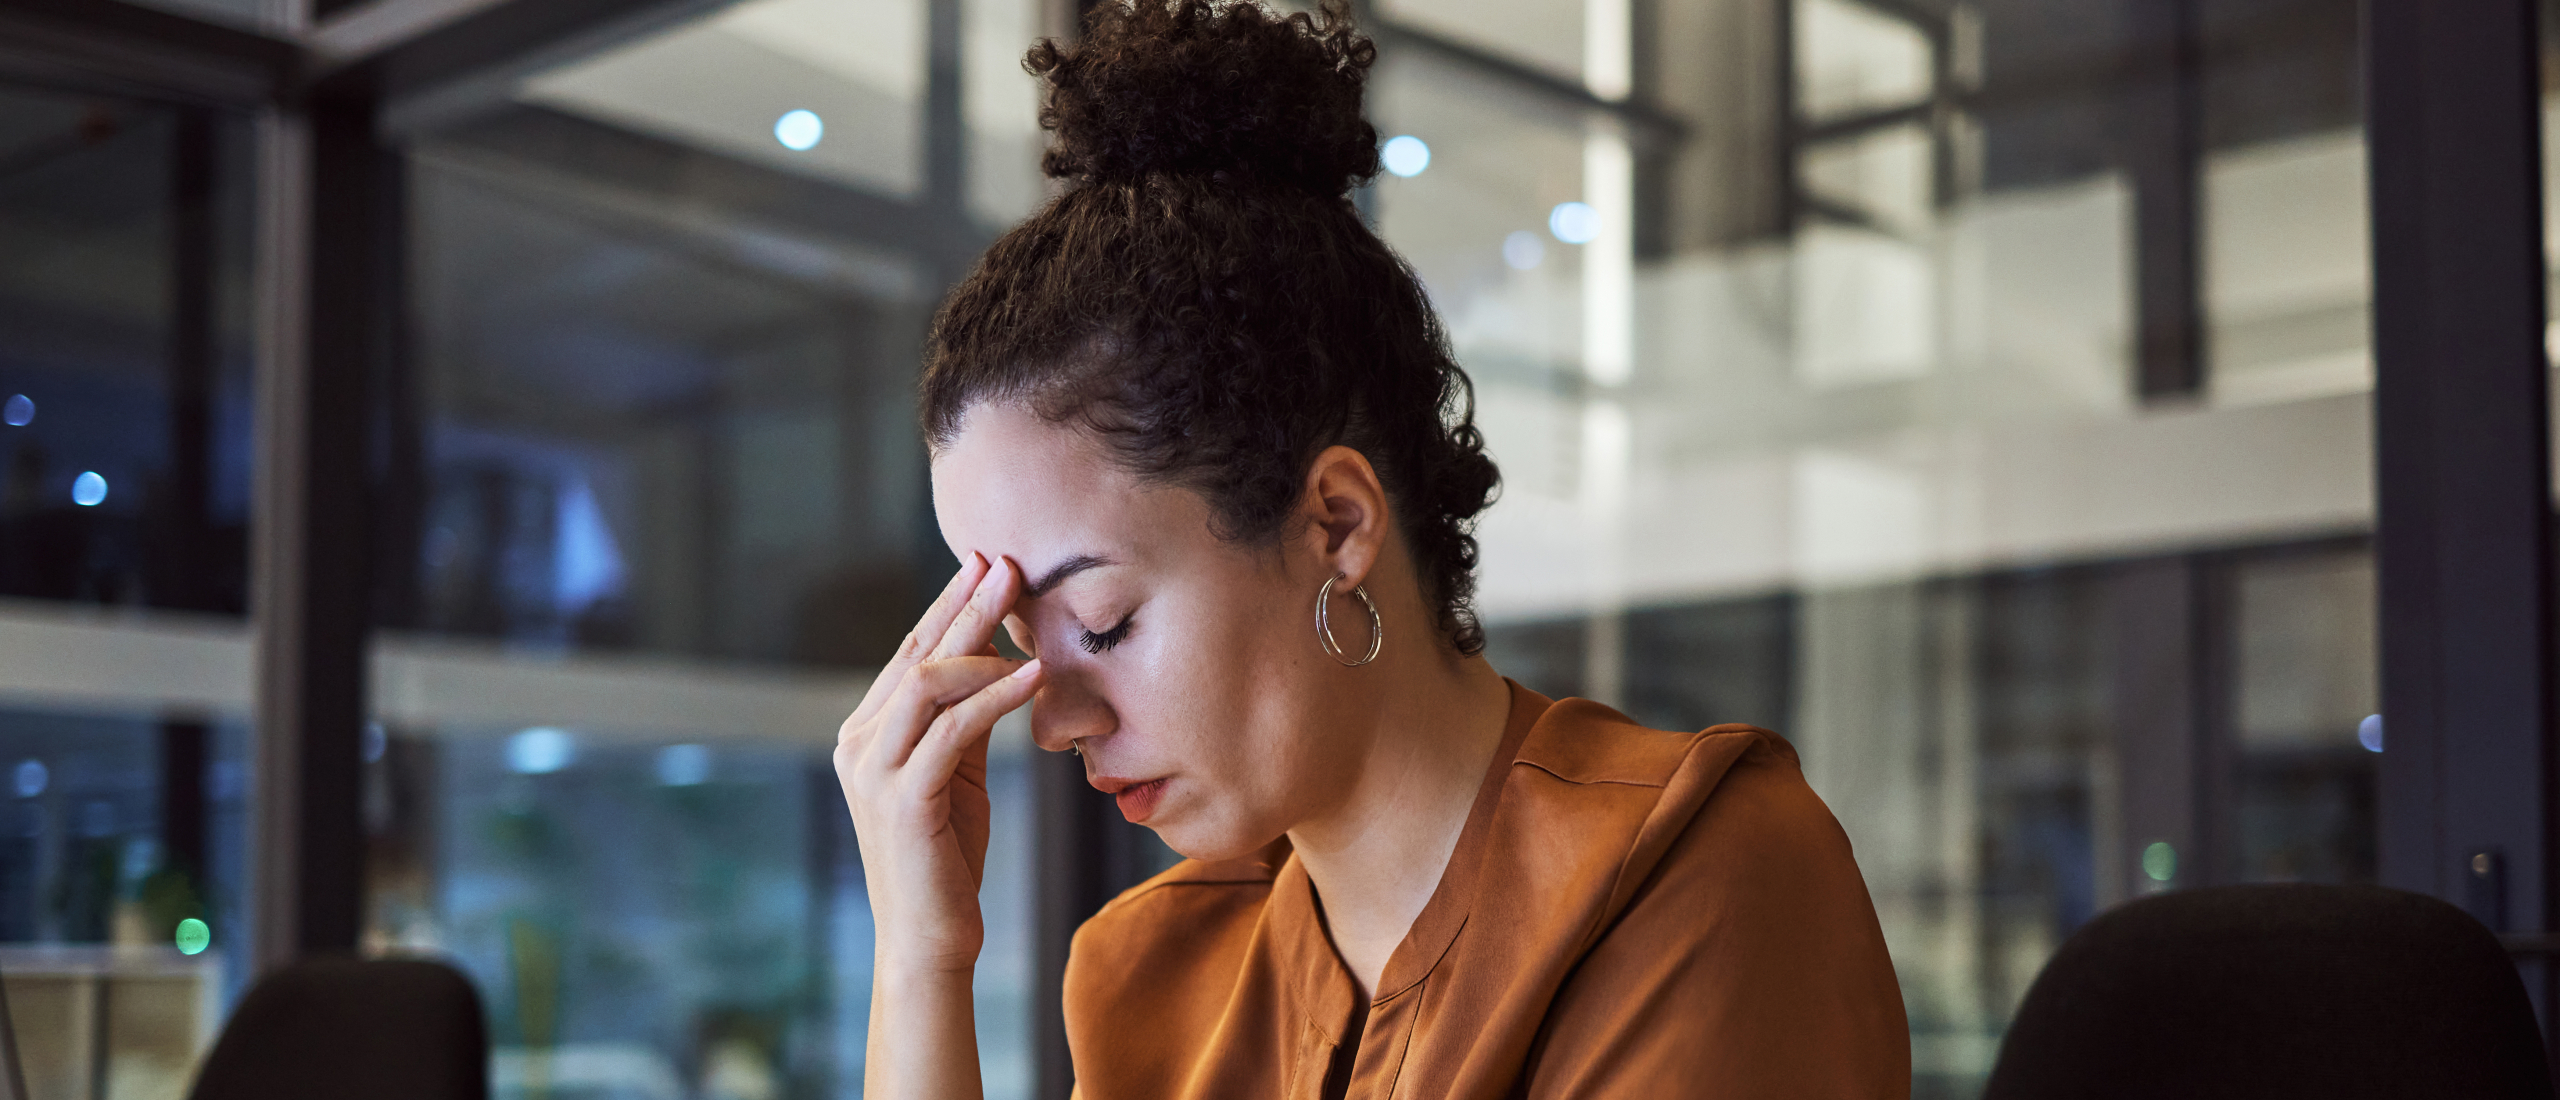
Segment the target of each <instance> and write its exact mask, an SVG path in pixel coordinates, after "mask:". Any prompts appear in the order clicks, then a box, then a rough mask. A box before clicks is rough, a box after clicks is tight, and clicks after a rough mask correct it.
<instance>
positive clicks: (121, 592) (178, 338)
mask: <svg viewBox="0 0 2560 1100" xmlns="http://www.w3.org/2000/svg"><path fill="white" fill-rule="evenodd" d="M245 130H246V128H245V127H244V126H243V125H241V124H240V123H239V122H238V121H237V120H231V119H226V118H220V117H214V116H208V115H203V114H198V113H194V112H187V111H180V110H176V109H172V108H167V107H160V106H155V105H148V104H141V103H134V102H128V101H122V100H111V99H98V98H88V97H77V96H71V95H62V94H55V93H51V92H46V91H42V90H38V89H32V88H23V87H0V394H7V395H8V397H7V399H6V402H5V407H0V597H22V598H33V599H42V600H68V601H76V602H80V603H92V604H122V605H134V606H142V607H153V608H167V609H179V610H189V611H218V612H227V613H230V614H233V615H237V614H240V613H241V612H242V610H243V609H244V608H245V607H246V595H245V594H246V587H247V585H246V577H247V568H248V566H247V562H248V552H247V534H246V532H247V526H248V509H249V416H250V396H249V384H248V320H247V310H246V307H245V297H244V296H243V294H242V288H243V284H244V283H245V280H246V273H247V272H246V269H247V260H248V249H247V236H248V222H249V207H248V193H247V188H246V183H247V176H248V172H247V163H246V153H247V149H246V134H245Z"/></svg>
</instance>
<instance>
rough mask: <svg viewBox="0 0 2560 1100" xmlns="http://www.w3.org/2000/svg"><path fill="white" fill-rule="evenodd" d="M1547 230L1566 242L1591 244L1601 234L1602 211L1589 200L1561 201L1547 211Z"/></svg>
mask: <svg viewBox="0 0 2560 1100" xmlns="http://www.w3.org/2000/svg"><path fill="white" fill-rule="evenodd" d="M1547 232H1549V233H1553V234H1555V235H1556V239H1557V240H1559V241H1563V242H1564V243H1566V244H1590V243H1591V242H1592V241H1594V240H1596V239H1598V238H1599V236H1600V212H1599V211H1597V210H1594V209H1592V208H1591V204H1590V203H1587V202H1560V203H1557V204H1556V208H1555V209H1553V210H1550V211H1548V212H1547Z"/></svg>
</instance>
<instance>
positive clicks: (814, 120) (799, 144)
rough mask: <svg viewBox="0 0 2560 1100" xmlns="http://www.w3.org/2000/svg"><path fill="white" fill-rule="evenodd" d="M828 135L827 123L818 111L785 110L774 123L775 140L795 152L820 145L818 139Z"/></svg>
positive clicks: (806, 150) (805, 150) (801, 151)
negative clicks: (819, 115)
mask: <svg viewBox="0 0 2560 1100" xmlns="http://www.w3.org/2000/svg"><path fill="white" fill-rule="evenodd" d="M825 136H827V123H826V120H825V119H822V118H819V117H818V112H816V111H785V112H783V114H782V117H781V118H780V119H779V120H776V121H775V122H774V124H773V140H775V141H779V142H781V143H782V147H783V148H785V149H789V150H791V151H792V152H795V153H805V152H808V151H809V150H811V149H815V148H817V147H818V139H819V138H822V137H825Z"/></svg>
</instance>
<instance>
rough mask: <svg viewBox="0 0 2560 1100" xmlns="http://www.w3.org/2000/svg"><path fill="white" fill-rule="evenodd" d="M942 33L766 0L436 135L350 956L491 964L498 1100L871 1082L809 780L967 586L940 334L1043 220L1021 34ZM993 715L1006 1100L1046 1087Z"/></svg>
mask: <svg viewBox="0 0 2560 1100" xmlns="http://www.w3.org/2000/svg"><path fill="white" fill-rule="evenodd" d="M961 7H962V11H961V13H960V14H961V16H962V18H961V19H960V20H958V21H957V24H958V29H959V32H960V37H959V38H958V40H957V41H956V42H950V43H940V44H937V43H934V42H931V41H929V38H930V37H931V36H932V35H934V34H937V33H948V32H949V30H950V29H951V27H950V23H949V21H938V20H932V19H929V18H928V10H927V5H926V4H925V3H924V2H923V0H861V2H858V3H840V2H837V0H825V2H817V0H746V2H743V3H738V4H734V5H729V6H725V7H721V8H719V9H717V10H715V11H712V12H710V13H708V14H706V15H704V16H702V17H701V18H698V19H695V20H693V21H691V22H687V23H683V24H680V25H677V26H674V27H671V28H668V29H665V30H662V31H659V32H657V33H655V34H652V35H648V36H645V37H641V38H638V39H633V40H628V41H624V42H620V43H617V44H615V45H613V46H611V47H609V48H606V49H603V50H601V51H599V52H596V53H593V54H589V55H586V56H583V57H577V58H572V59H569V60H566V61H564V62H561V63H560V64H558V65H556V66H554V67H552V68H550V69H547V70H544V71H542V72H538V73H535V74H533V75H532V76H531V77H529V78H527V79H526V80H524V81H523V82H522V83H521V84H520V85H519V86H518V87H516V88H514V89H512V90H510V91H508V92H506V93H505V94H504V95H502V96H499V97H497V98H495V99H491V100H488V101H483V102H478V103H474V104H469V105H463V106H456V105H455V104H453V103H450V102H443V103H440V105H439V107H438V109H437V110H436V111H434V112H423V113H420V114H419V115H417V116H416V117H418V118H420V119H423V120H424V121H422V122H420V123H419V124H418V125H420V126H421V127H423V128H422V129H421V130H420V131H419V132H417V133H415V134H414V135H411V136H410V140H409V141H408V143H407V149H408V151H409V178H408V188H407V201H408V204H409V210H408V214H409V234H408V240H409V250H410V254H409V267H408V272H407V275H408V293H409V301H408V308H409V312H410V316H411V317H412V318H413V323H412V326H411V329H410V340H409V342H408V344H407V346H406V347H405V348H404V349H402V352H401V354H400V355H398V356H396V357H394V359H393V361H392V362H391V363H389V364H388V366H387V373H386V380H385V388H387V389H389V390H390V391H392V392H393V393H395V394H396V395H398V397H397V398H396V400H397V401H398V402H400V403H402V405H403V408H404V410H405V412H404V415H405V417H406V419H405V420H404V421H403V422H401V423H400V424H399V425H398V426H396V427H395V428H394V430H393V432H392V433H391V434H392V436H393V438H394V441H395V442H394V446H395V453H394V455H393V457H392V459H391V461H390V462H388V463H387V464H386V468H387V469H388V470H389V471H390V476H389V477H387V478H386V479H385V485H384V496H385V498H386V501H387V509H388V510H389V511H390V512H391V513H392V517H393V518H392V520H391V521H390V522H389V523H388V524H387V527H388V528H389V529H390V530H391V531H392V532H393V534H394V537H392V538H389V539H386V540H383V542H382V544H381V545H382V551H381V553H382V556H381V558H380V559H379V562H380V565H379V568H380V570H381V571H382V572H383V573H384V574H385V575H387V576H388V577H390V578H391V580H390V582H389V583H388V584H387V585H386V591H385V592H384V593H383V596H382V621H381V623H380V625H381V626H382V627H383V628H384V629H383V630H382V631H381V632H380V633H379V634H378V635H377V637H378V641H377V646H376V662H377V665H376V670H377V671H376V690H375V705H376V708H377V713H378V715H379V718H380V721H381V723H382V725H383V726H384V727H385V730H386V735H385V738H384V741H385V748H384V751H383V752H382V753H381V754H380V756H379V759H378V760H377V761H375V762H374V763H372V764H369V765H368V766H367V796H366V797H367V806H368V813H369V817H368V828H369V835H370V844H371V847H370V848H369V849H368V863H367V878H368V898H369V907H368V916H367V932H366V937H367V943H368V946H369V947H370V948H371V949H373V950H377V951H404V950H426V951H434V952H440V953H444V954H446V955H449V956H450V957H452V958H453V959H455V960H456V961H457V962H458V963H459V964H460V965H461V966H462V967H463V968H464V969H465V971H466V972H468V973H469V974H470V975H471V977H472V978H473V980H474V982H475V983H476V984H477V985H478V986H479V988H480V991H481V993H482V996H483V998H484V1000H485V1001H486V1003H487V1004H488V1006H489V1010H490V1022H491V1030H492V1037H493V1043H494V1049H495V1052H496V1058H495V1062H494V1069H493V1074H494V1076H493V1084H494V1085H495V1088H496V1095H498V1096H500V1097H533V1096H566V1095H577V1096H588V1095H617V1096H619V1095H630V1096H670V1097H672V1096H701V1097H722V1098H741V1100H744V1098H758V1097H780V1096H852V1095H858V1094H859V1091H860V1085H861V1079H862V1068H863V1067H862V1061H863V1049H864V1032H865V1028H866V1026H867V1022H868V1019H869V1013H870V1005H869V998H870V981H871V970H870V949H871V927H870V916H869V909H868V903H867V901H866V899H865V896H864V892H863V876H862V868H861V865H860V861H859V859H858V857H857V850H856V846H855V844H854V843H853V837H852V835H851V832H850V823H849V820H848V818H847V815H846V813H845V809H844V803H843V798H842V796H841V794H840V793H839V792H838V790H837V788H836V784H835V780H834V776H833V773H832V770H831V766H830V762H829V754H828V749H829V747H830V746H831V744H832V736H833V733H834V731H835V728H836V725H837V723H838V722H840V721H841V720H842V718H843V715H844V713H845V711H846V710H848V709H850V708H851V706H852V705H853V704H854V702H855V701H857V700H859V699H860V698H861V696H862V693H863V691H864V689H865V688H866V686H867V684H868V679H869V674H870V670H871V669H873V668H876V667H877V665H878V663H879V662H880V661H881V660H882V659H884V658H885V656H886V655H887V654H889V653H890V652H891V651H892V650H893V649H894V648H895V647H896V645H897V643H898V641H899V639H900V638H902V637H903V636H904V635H905V633H906V631H907V629H908V627H909V626H910V625H911V624H912V623H913V622H914V620H915V618H916V616H917V615H918V614H919V613H920V612H921V610H922V608H923V605H924V602H925V600H926V599H927V598H929V596H930V595H931V594H932V592H933V591H935V590H936V589H938V588H939V587H940V584H941V582H942V580H943V579H944V578H945V577H946V576H947V575H948V572H949V571H950V570H951V569H952V568H953V567H954V566H953V563H952V562H951V561H950V560H949V557H948V553H947V551H946V550H944V548H943V547H942V546H941V540H940V535H939V532H938V531H937V529H936V528H935V526H934V524H933V519H932V513H931V510H930V502H929V500H928V499H927V473H926V465H925V456H924V449H923V444H922V441H921V440H920V438H919V436H918V433H917V428H916V424H915V405H914V400H915V396H914V386H915V372H916V369H917V363H918V359H919V356H920V353H921V350H922V343H923V336H924V328H925V324H926V321H927V320H928V317H929V311H930V309H931V307H932V305H933V303H934V301H935V300H936V299H937V298H938V297H939V295H940V292H941V287H942V286H943V285H944V283H945V282H946V281H948V280H949V279H952V278H954V277H956V276H957V275H958V274H959V273H960V272H962V271H964V270H966V265H967V263H968V262H969V261H970V260H971V259H972V258H973V257H974V255H975V253H976V251H977V250H978V249H979V248H980V247H982V246H983V243H984V242H985V240H987V239H989V237H990V236H991V235H992V234H991V230H992V228H993V227H995V226H999V225H1001V224H1002V223H1003V222H1005V221H1008V220H1010V219H1012V218H1015V217H1019V216H1020V215H1021V214H1022V213H1024V212H1026V211H1028V210H1029V209H1030V207H1031V204H1032V203H1034V202H1036V201H1037V200H1038V199H1039V198H1040V196H1041V193H1042V192H1041V184H1040V180H1039V177H1038V174H1037V154H1038V152H1039V149H1040V144H1039V140H1038V135H1039V131H1038V129H1037V123H1036V115H1035V112H1036V109H1037V99H1036V95H1035V86H1034V85H1033V83H1032V80H1031V78H1030V77H1029V75H1028V74H1026V73H1025V72H1024V71H1023V70H1022V68H1021V65H1020V62H1021V57H1022V53H1023V51H1024V50H1025V49H1026V48H1027V47H1028V46H1029V45H1030V43H1031V42H1032V40H1033V39H1034V38H1035V37H1036V36H1037V35H1038V34H1039V33H1040V30H1041V28H1040V25H1039V22H1038V20H1039V12H1040V9H1039V7H1038V6H1037V5H1035V4H1031V3H1028V2H1027V0H963V2H962V5H961ZM937 28H939V29H937ZM934 57H957V58H958V60H959V64H958V67H957V72H956V73H953V72H949V71H948V70H944V71H943V72H941V73H940V74H937V72H936V70H935V67H934V65H933V63H932V61H931V59H932V58H934ZM950 77H956V79H948V78H950ZM955 89H956V92H957V95H958V102H956V103H953V102H951V101H950V100H948V99H942V98H937V97H943V96H948V95H951V94H953V92H954V91H955ZM395 113H396V112H395ZM403 117H408V116H403ZM936 120H942V121H940V122H937V121H936ZM951 120H957V121H958V125H959V129H958V130H957V131H956V132H933V130H932V127H933V126H935V125H947V124H949V122H950V121H951ZM955 173H956V174H957V175H956V176H955ZM1007 729H1008V732H1007V733H1006V734H1005V735H1004V736H1003V738H1002V739H1001V741H1000V744H999V746H998V750H997V753H996V758H995V761H994V763H993V765H992V767H991V772H992V774H991V783H992V784H993V788H994V790H993V794H994V799H995V804H996V813H997V819H996V823H995V829H996V832H995V840H994V844H993V850H992V851H991V853H990V856H989V862H988V866H987V878H986V894H985V907H986V914H987V924H988V939H987V947H986V950H985V952H984V955H983V957H982V958H981V960H980V965H979V974H978V982H977V992H978V1003H979V1009H980V1012H981V1017H980V1018H981V1020H982V1023H983V1027H982V1037H981V1043H980V1046H981V1052H982V1055H983V1056H984V1059H985V1080H986V1083H987V1087H988V1092H989V1095H990V1096H997V1097H1004V1096H1025V1095H1027V1094H1028V1093H1029V1091H1030V1088H1031V1073H1032V1069H1031V1061H1030V1059H1031V1054H1030V1051H1031V1047H1030V1045H1029V1039H1030V1036H1029V1027H1030V1022H1031V1013H1030V1010H1029V1001H1028V998H1029V996H1030V990H1031V988H1032V987H1033V982H1032V978H1033V975H1032V964H1031V960H1030V949H1031V936H1030V927H1029V921H1030V917H1031V898H1030V882H1031V878H1030V876H1031V860H1030V856H1029V854H1028V852H1027V851H1025V848H1026V847H1027V845H1028V844H1029V841H1030V835H1029V832H1028V827H1029V826H1028V819H1027V814H1028V811H1029V807H1028V806H1027V805H1025V800H1026V799H1027V798H1028V797H1029V793H1028V784H1027V782H1026V779H1025V774H1026V773H1025V770H1024V763H1023V758H1024V755H1025V754H1026V753H1027V752H1028V751H1029V746H1028V739H1027V736H1026V735H1025V731H1024V730H1022V729H1017V728H1014V727H1011V726H1008V727H1007Z"/></svg>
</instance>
